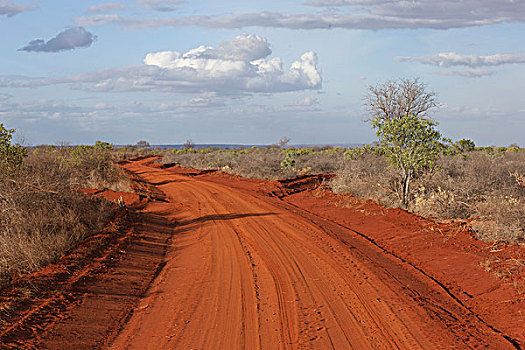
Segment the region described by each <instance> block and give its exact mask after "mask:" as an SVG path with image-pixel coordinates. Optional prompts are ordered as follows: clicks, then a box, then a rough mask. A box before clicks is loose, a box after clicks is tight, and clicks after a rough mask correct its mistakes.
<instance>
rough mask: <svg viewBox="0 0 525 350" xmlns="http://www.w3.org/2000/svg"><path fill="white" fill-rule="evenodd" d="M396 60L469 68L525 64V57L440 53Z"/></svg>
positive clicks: (402, 57) (397, 58)
mask: <svg viewBox="0 0 525 350" xmlns="http://www.w3.org/2000/svg"><path fill="white" fill-rule="evenodd" d="M396 60H398V61H401V62H404V61H409V62H419V63H422V64H427V65H431V66H437V67H452V66H467V67H471V68H478V67H493V66H500V65H504V64H513V63H525V55H520V54H495V55H491V56H474V55H462V54H457V53H455V52H444V53H438V54H436V55H431V56H421V57H410V56H399V57H396Z"/></svg>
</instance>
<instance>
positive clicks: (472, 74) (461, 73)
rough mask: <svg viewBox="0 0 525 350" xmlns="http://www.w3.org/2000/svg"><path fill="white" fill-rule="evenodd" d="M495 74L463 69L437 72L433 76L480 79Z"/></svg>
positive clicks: (482, 70)
mask: <svg viewBox="0 0 525 350" xmlns="http://www.w3.org/2000/svg"><path fill="white" fill-rule="evenodd" d="M494 73H495V72H494V71H493V70H484V69H465V70H446V71H438V72H434V73H433V74H436V75H445V76H458V77H464V78H481V77H485V76H488V75H492V74H494Z"/></svg>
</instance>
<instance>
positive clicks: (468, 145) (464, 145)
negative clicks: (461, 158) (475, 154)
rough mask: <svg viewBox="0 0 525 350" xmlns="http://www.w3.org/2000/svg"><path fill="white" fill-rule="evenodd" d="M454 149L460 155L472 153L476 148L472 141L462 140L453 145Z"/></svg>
mask: <svg viewBox="0 0 525 350" xmlns="http://www.w3.org/2000/svg"><path fill="white" fill-rule="evenodd" d="M454 147H455V148H457V150H458V151H459V152H461V153H464V152H472V151H473V150H474V149H475V148H476V144H475V143H474V141H471V140H468V139H462V140H459V141H456V142H455V143H454Z"/></svg>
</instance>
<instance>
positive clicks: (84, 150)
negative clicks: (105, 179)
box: [64, 141, 113, 172]
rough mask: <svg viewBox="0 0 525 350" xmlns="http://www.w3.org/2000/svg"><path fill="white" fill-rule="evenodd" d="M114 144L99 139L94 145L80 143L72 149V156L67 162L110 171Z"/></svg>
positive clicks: (82, 166) (66, 159)
mask: <svg viewBox="0 0 525 350" xmlns="http://www.w3.org/2000/svg"><path fill="white" fill-rule="evenodd" d="M112 150H113V145H112V144H111V143H108V142H104V141H97V142H96V143H95V145H94V146H88V145H80V146H77V147H75V148H73V149H72V150H71V153H70V158H65V159H64V160H65V161H66V162H69V163H71V164H72V165H74V166H78V167H81V168H89V169H96V170H97V171H101V172H105V171H110V168H111V164H110V159H111V151H112Z"/></svg>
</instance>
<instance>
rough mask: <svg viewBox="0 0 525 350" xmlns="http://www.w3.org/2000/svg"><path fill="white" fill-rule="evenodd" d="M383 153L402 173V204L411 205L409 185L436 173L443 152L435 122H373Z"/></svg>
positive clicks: (415, 119)
mask: <svg viewBox="0 0 525 350" xmlns="http://www.w3.org/2000/svg"><path fill="white" fill-rule="evenodd" d="M371 125H372V127H373V128H374V129H376V133H377V136H378V138H379V144H378V148H379V149H381V150H382V151H383V152H384V154H385V156H386V157H387V158H388V160H389V162H390V163H391V164H393V165H394V166H395V167H397V168H399V169H400V170H401V174H402V178H401V192H402V198H401V199H402V203H403V205H405V206H407V205H408V196H409V184H410V181H411V180H412V179H413V178H414V177H415V176H417V175H418V174H419V173H421V172H424V171H429V170H433V169H434V168H435V166H436V160H437V158H438V156H439V154H440V151H441V141H442V140H443V137H442V136H441V133H440V132H439V131H437V130H436V129H435V128H434V127H435V126H436V125H437V122H435V121H434V120H432V119H423V118H420V117H416V116H413V115H405V116H404V117H402V118H393V119H383V118H375V119H372V120H371Z"/></svg>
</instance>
